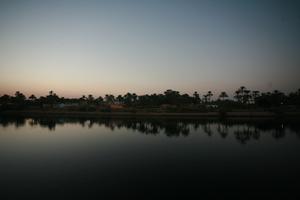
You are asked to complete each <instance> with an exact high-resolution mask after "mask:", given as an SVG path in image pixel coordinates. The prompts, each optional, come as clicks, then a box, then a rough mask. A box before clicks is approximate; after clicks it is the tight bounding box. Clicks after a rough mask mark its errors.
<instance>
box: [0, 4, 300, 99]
mask: <svg viewBox="0 0 300 200" xmlns="http://www.w3.org/2000/svg"><path fill="white" fill-rule="evenodd" d="M299 52H300V1H287V0H282V1H275V0H272V1H263V0H249V1H247V0H240V1H233V0H231V1H230V0H227V1H226V0H220V1H217V0H207V1H200V0H199V1H196V0H190V1H189V0H185V1H184V0H182V1H176V0H173V1H171V0H170V1H167V0H160V1H156V0H151V1H150V0H149V1H145V0H140V1H138V0H136V1H135V0H128V1H125V0H122V1H121V0H120V1H114V0H113V1H95V0H82V1H76V0H72V1H71V0H70V1H68V0H62V1H54V0H51V1H50V0H49V1H30V0H26V1H21V0H20V1H11V0H7V1H0V95H2V94H4V93H8V94H14V92H15V91H16V90H20V91H22V92H23V93H25V94H26V95H29V94H31V93H34V94H36V95H38V96H39V95H45V94H47V93H48V91H49V90H54V91H55V92H56V93H57V94H58V95H61V96H68V97H78V96H81V95H82V94H90V93H91V94H93V95H95V96H97V95H104V94H106V93H112V94H119V93H120V94H124V93H126V92H136V93H137V94H144V93H154V92H156V93H160V92H163V91H164V90H166V89H169V88H172V89H175V90H179V91H181V92H187V93H192V92H193V91H198V92H200V93H201V94H203V93H204V92H206V91H207V90H212V91H214V92H220V91H221V90H225V91H227V92H228V93H232V92H233V91H234V90H235V89H236V88H238V87H239V86H241V85H244V86H246V87H248V88H249V89H258V90H261V91H265V90H273V89H279V90H282V91H284V92H289V91H292V90H296V89H298V88H299V87H300V79H299V75H300V55H299Z"/></svg>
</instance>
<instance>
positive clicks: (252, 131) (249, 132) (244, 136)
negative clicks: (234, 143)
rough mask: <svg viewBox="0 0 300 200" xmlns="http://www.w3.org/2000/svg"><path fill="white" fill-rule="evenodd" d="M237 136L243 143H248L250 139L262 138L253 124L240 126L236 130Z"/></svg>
mask: <svg viewBox="0 0 300 200" xmlns="http://www.w3.org/2000/svg"><path fill="white" fill-rule="evenodd" d="M234 135H235V138H236V139H237V140H238V141H239V142H240V143H241V144H246V143H247V142H248V141H249V140H251V139H254V140H258V139H259V138H260V132H259V131H258V129H257V128H256V127H253V126H245V125H242V126H238V128H237V129H236V130H235V131H234Z"/></svg>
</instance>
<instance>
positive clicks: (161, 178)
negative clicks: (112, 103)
mask: <svg viewBox="0 0 300 200" xmlns="http://www.w3.org/2000/svg"><path fill="white" fill-rule="evenodd" d="M299 159H300V123H299V120H250V121H249V120H243V121H241V120H239V121H236V120H235V121H233V120H226V121H218V120H195V119H193V120H192V119H68V118H56V119H51V118H34V119H33V118H4V117H1V118H0V177H1V179H0V184H1V191H2V194H4V193H5V194H6V195H10V196H16V195H18V196H22V197H25V196H27V195H30V196H32V197H35V196H37V197H39V196H51V197H54V198H56V197H71V196H76V197H77V196H78V195H82V196H83V197H92V196H95V195H97V196H102V197H104V196H112V197H113V196H121V197H159V196H177V195H181V196H185V197H187V196H195V195H196V196H202V195H203V194H209V195H212V196H214V195H220V194H221V195H222V194H234V195H237V194H240V195H250V194H257V195H261V194H264V195H274V194H276V195H282V196H283V197H285V196H287V195H290V194H292V193H293V194H294V193H296V192H297V190H298V188H299V187H300V160H299Z"/></svg>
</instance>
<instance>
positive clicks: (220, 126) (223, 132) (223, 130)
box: [217, 123, 228, 138]
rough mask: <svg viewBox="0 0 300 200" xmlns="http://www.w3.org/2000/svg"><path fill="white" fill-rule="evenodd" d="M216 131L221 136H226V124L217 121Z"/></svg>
mask: <svg viewBox="0 0 300 200" xmlns="http://www.w3.org/2000/svg"><path fill="white" fill-rule="evenodd" d="M217 131H218V133H219V134H220V136H221V137H222V138H226V137H227V136H228V125H226V124H220V123H219V124H218V127H217Z"/></svg>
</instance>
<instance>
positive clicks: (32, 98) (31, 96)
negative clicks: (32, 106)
mask: <svg viewBox="0 0 300 200" xmlns="http://www.w3.org/2000/svg"><path fill="white" fill-rule="evenodd" d="M28 99H29V100H30V101H35V100H36V97H35V96H34V95H33V94H32V95H30V97H28Z"/></svg>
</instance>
